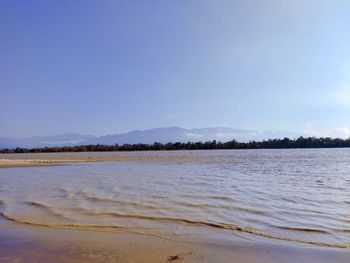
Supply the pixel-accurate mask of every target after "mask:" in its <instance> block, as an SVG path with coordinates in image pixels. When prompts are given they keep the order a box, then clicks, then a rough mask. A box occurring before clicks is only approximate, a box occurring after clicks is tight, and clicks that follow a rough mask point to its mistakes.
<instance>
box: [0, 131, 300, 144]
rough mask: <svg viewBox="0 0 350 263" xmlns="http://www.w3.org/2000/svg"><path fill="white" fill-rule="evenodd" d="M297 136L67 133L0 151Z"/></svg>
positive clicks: (277, 133)
mask: <svg viewBox="0 0 350 263" xmlns="http://www.w3.org/2000/svg"><path fill="white" fill-rule="evenodd" d="M298 136H299V135H298V134H294V133H290V132H283V131H255V130H249V129H233V128H227V127H211V128H198V129H183V128H179V127H168V128H155V129H148V130H135V131H131V132H128V133H120V134H113V135H106V136H100V137H96V136H91V135H80V134H75V133H67V134H62V135H55V136H44V137H27V138H7V137H0V149H4V148H16V147H23V148H35V147H52V146H73V145H87V144H106V145H113V144H119V145H122V144H125V143H130V144H135V143H147V144H148V143H154V142H160V143H167V142H187V141H192V142H194V141H208V140H217V141H222V142H226V141H230V140H232V139H235V140H237V141H240V142H246V141H249V140H263V139H271V138H284V137H289V138H296V137H298Z"/></svg>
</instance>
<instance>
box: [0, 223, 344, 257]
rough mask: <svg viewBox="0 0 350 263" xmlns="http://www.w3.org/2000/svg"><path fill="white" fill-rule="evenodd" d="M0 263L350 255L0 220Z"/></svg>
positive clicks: (257, 243) (329, 250)
mask: <svg viewBox="0 0 350 263" xmlns="http://www.w3.org/2000/svg"><path fill="white" fill-rule="evenodd" d="M0 233H1V234H0V262H39V263H40V262H53V263H55V262H123V263H124V262H144V263H157V262H184V263H185V262H204V263H207V262H215V263H219V262H224V263H225V262H230V263H231V262H237V263H247V262H253V263H255V262H260V263H264V262H266V263H277V262H287V263H291V262H295V263H302V262H308V263H313V262H315V263H316V262H317V263H326V262H334V263H349V262H350V251H349V250H347V249H330V248H316V247H311V246H309V247H305V246H304V247H301V246H296V245H294V244H272V243H269V242H261V241H260V242H257V241H247V240H243V239H238V238H237V240H230V241H228V240H214V239H209V238H210V237H208V239H207V240H205V239H201V238H198V239H197V240H196V239H191V240H182V241H179V240H178V241H176V240H171V239H164V238H161V237H155V236H148V235H142V234H133V233H125V232H124V233H123V232H118V233H105V232H93V231H81V230H67V229H54V228H45V227H30V226H25V225H21V224H17V223H13V222H9V221H5V220H0Z"/></svg>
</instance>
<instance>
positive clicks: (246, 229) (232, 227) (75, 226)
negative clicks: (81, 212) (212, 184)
mask: <svg viewBox="0 0 350 263" xmlns="http://www.w3.org/2000/svg"><path fill="white" fill-rule="evenodd" d="M88 214H90V215H95V216H98V215H101V216H113V217H118V218H121V217H123V218H136V219H144V220H156V221H169V222H177V223H185V224H189V225H193V226H208V227H214V228H220V229H225V230H232V231H240V232H244V233H248V234H253V235H257V236H261V237H266V238H272V239H279V240H285V241H292V242H298V243H304V244H310V245H317V246H324V247H336V248H350V244H333V243H325V242H317V241H308V240H301V239H294V238H288V237H281V236H278V235H274V234H272V233H267V232H263V231H260V230H257V229H254V228H251V227H243V226H236V225H232V224H226V223H216V222H204V221H195V220H190V219H182V218H172V217H152V216H146V215H136V214H119V213H95V212H89V213H88ZM0 216H2V217H3V218H5V219H7V220H11V221H14V222H17V223H22V224H27V225H32V226H41V227H50V228H72V229H84V230H89V229H91V230H94V229H126V228H132V227H123V226H116V225H112V226H110V225H92V224H47V223H36V222H30V221H26V220H23V219H20V218H16V217H13V216H11V215H9V214H7V213H5V212H2V211H0ZM135 228H136V227H135Z"/></svg>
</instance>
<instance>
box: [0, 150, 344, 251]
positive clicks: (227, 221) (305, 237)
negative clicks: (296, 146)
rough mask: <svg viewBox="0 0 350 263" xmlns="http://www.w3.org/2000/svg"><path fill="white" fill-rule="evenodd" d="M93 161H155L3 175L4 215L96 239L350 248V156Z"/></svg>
mask: <svg viewBox="0 0 350 263" xmlns="http://www.w3.org/2000/svg"><path fill="white" fill-rule="evenodd" d="M93 155H95V156H96V155H97V156H111V155H129V156H135V155H136V156H148V157H152V158H149V159H147V158H145V159H141V160H138V161H133V160H129V161H118V162H99V163H83V164H74V165H67V166H52V167H31V168H3V169H0V212H1V214H2V215H3V217H4V218H6V219H10V220H14V221H18V222H21V223H27V224H33V225H42V226H51V227H67V228H69V227H72V228H79V227H80V228H85V229H87V228H91V229H92V231H94V230H99V229H103V231H113V229H119V227H121V228H125V229H134V230H138V231H144V232H147V231H151V232H152V231H153V232H157V233H162V234H172V235H183V234H186V227H187V226H191V227H208V228H216V229H218V230H219V229H221V230H220V231H226V232H227V233H232V234H234V233H248V235H251V236H253V237H254V236H256V237H261V236H262V237H267V238H273V239H284V240H289V241H295V242H299V243H311V244H316V245H323V246H334V247H349V246H350V150H349V149H312V150H305V149H303V150H233V151H191V152H190V151H177V152H138V153H93ZM32 156H34V157H38V156H39V157H40V155H32ZM42 156H45V155H42ZM46 156H47V154H46ZM52 156H53V157H55V156H58V155H57V154H56V155H52ZM73 156H86V154H74V155H73ZM2 157H3V156H1V157H0V158H2ZM17 157H18V155H12V156H11V158H17ZM22 157H23V155H22ZM4 158H5V157H4ZM6 158H8V156H6ZM56 158H57V157H56ZM170 225H171V226H170ZM174 225H175V226H176V227H174Z"/></svg>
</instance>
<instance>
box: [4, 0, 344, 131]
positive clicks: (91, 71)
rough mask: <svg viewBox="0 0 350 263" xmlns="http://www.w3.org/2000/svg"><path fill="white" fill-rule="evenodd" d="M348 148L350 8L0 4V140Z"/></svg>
mask: <svg viewBox="0 0 350 263" xmlns="http://www.w3.org/2000/svg"><path fill="white" fill-rule="evenodd" d="M169 126H179V127H184V128H199V127H214V126H225V127H232V128H246V129H254V130H283V131H289V132H303V133H308V134H312V135H315V136H340V137H349V136H350V1H347V0H344V1H340V0H339V1H338V0H329V1H324V0H290V1H287V0H285V1H280V0H266V1H260V0H256V1H254V0H247V1H234V0H227V1H225V0H216V1H210V0H196V1H193V0H176V1H161V0H159V1H157V0H151V1H143V0H139V1H138V0H134V1H130V0H126V1H116V0H111V1H109V0H103V1H97V0H95V1H91V0H85V1H83V0H81V1H79V0H77V1H71V0H61V1H44V0H42V1H40V0H36V1H31V0H0V136H8V137H14V136H34V135H53V134H60V133H66V132H76V133H82V134H91V135H106V134H113V133H119V132H126V131H130V130H134V129H148V128H154V127H169Z"/></svg>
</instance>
